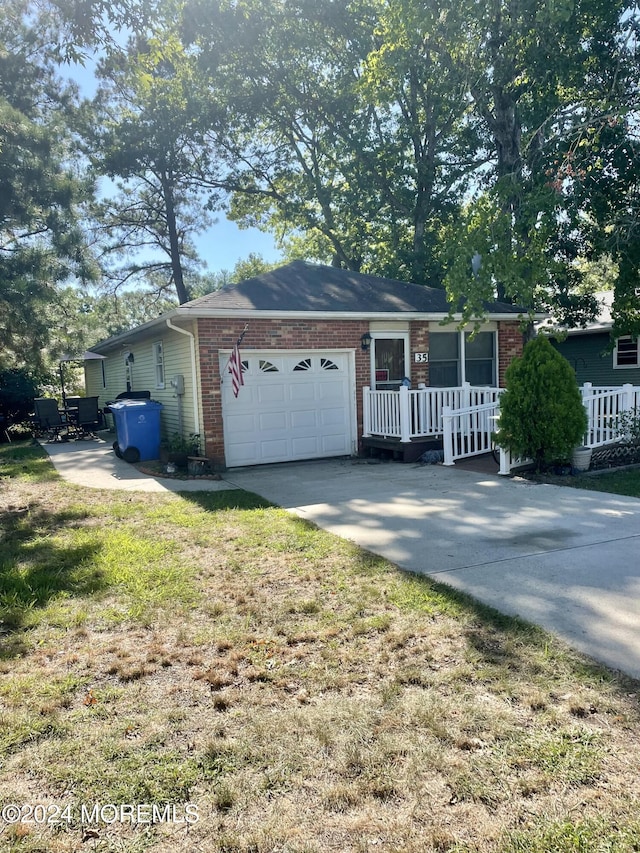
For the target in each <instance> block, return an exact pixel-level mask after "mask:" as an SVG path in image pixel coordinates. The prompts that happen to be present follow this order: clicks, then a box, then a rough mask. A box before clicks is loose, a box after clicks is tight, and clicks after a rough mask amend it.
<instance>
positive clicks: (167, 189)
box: [162, 174, 189, 305]
mask: <svg viewBox="0 0 640 853" xmlns="http://www.w3.org/2000/svg"><path fill="white" fill-rule="evenodd" d="M162 192H163V195H164V204H165V210H166V214H167V229H168V232H169V251H170V256H171V272H172V274H173V283H174V285H175V288H176V293H177V295H178V302H179V303H180V305H184V303H185V302H188V301H189V294H188V293H187V288H186V287H185V284H184V276H183V274H182V261H181V259H180V243H179V241H178V228H177V225H176V213H175V205H174V202H173V186H172V184H171V181H170V179H169V177H168V176H167V175H166V174H165V175H163V176H162Z"/></svg>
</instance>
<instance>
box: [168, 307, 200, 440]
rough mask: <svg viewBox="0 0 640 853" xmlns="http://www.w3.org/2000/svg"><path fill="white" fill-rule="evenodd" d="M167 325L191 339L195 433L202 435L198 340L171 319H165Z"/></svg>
mask: <svg viewBox="0 0 640 853" xmlns="http://www.w3.org/2000/svg"><path fill="white" fill-rule="evenodd" d="M165 323H166V324H167V328H168V329H173V331H174V332H180V334H181V335H187V337H189V338H190V344H191V377H192V379H191V381H192V386H193V418H194V420H193V425H194V433H195V434H196V435H199V434H200V413H199V412H200V410H199V407H198V377H197V374H196V338H195V335H194V334H193V332H189V331H188V330H187V329H181V328H180V326H174V325H173V323H172V322H171V320H170V319H169V317H166V318H165Z"/></svg>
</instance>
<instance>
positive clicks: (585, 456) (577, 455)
mask: <svg viewBox="0 0 640 853" xmlns="http://www.w3.org/2000/svg"><path fill="white" fill-rule="evenodd" d="M592 453H593V450H592V448H591V447H585V445H584V444H582V445H580V446H579V447H574V448H573V453H572V454H571V465H572V467H573V468H575V470H576V471H588V470H589V466H590V465H591V455H592Z"/></svg>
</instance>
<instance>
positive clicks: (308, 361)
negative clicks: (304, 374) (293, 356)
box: [293, 358, 311, 370]
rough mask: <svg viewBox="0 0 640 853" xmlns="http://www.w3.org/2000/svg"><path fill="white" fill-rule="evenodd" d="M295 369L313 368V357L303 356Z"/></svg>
mask: <svg viewBox="0 0 640 853" xmlns="http://www.w3.org/2000/svg"><path fill="white" fill-rule="evenodd" d="M293 369H294V370H311V359H310V358H303V359H302V361H299V362H298V363H297V364H296V366H295V367H294V368H293Z"/></svg>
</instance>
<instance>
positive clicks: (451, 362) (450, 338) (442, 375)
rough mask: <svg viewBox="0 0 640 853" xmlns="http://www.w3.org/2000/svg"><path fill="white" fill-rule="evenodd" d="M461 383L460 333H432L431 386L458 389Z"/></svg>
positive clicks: (430, 356) (430, 354) (430, 341)
mask: <svg viewBox="0 0 640 853" xmlns="http://www.w3.org/2000/svg"><path fill="white" fill-rule="evenodd" d="M460 382H461V378H460V335H459V333H458V332H437V333H434V332H432V333H431V334H430V335H429V385H430V386H432V387H433V388H457V387H458V385H460Z"/></svg>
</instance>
